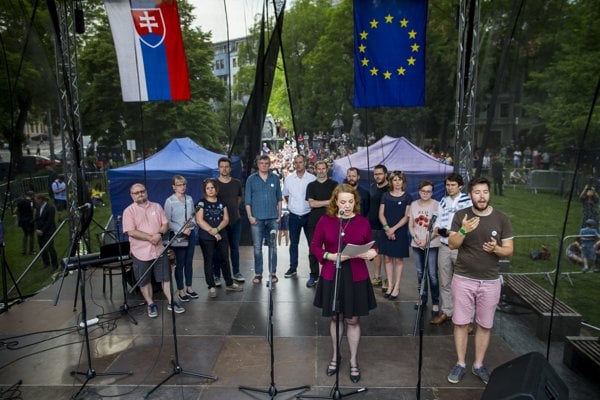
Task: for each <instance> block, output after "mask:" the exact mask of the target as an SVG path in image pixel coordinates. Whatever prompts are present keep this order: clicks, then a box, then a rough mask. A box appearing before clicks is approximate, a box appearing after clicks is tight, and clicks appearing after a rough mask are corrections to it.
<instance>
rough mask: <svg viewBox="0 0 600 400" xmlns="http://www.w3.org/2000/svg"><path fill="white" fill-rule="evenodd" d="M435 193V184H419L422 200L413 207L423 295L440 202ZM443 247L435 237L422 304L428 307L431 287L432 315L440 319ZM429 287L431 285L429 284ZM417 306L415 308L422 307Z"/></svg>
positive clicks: (411, 228)
mask: <svg viewBox="0 0 600 400" xmlns="http://www.w3.org/2000/svg"><path fill="white" fill-rule="evenodd" d="M432 194H433V182H431V181H427V180H424V181H422V182H421V183H420V184H419V198H418V199H417V200H415V201H413V202H412V204H411V205H410V222H409V223H408V229H409V231H410V235H411V237H412V241H411V243H410V244H411V247H412V250H413V254H414V256H415V266H416V268H417V282H418V285H417V289H418V292H419V293H421V284H422V282H423V270H424V268H425V253H426V252H427V239H428V237H429V235H430V232H432V230H430V229H429V226H430V224H431V218H432V217H433V216H434V215H435V213H436V212H437V209H438V202H437V201H436V200H434V199H433V198H432V197H431V196H432ZM440 246H441V242H440V237H439V236H438V235H437V234H436V233H433V234H432V238H431V243H430V245H429V254H428V257H427V259H428V261H427V277H428V279H426V280H425V289H424V290H423V297H422V298H421V302H422V303H423V306H425V305H426V304H427V297H428V293H427V286H429V287H430V288H431V304H432V307H431V315H432V316H433V317H435V316H437V315H438V314H439V312H440V307H439V304H440V286H439V282H438V271H437V256H438V249H439V247H440ZM428 284H429V285H428ZM418 305H419V304H418V303H417V304H415V308H417V307H418Z"/></svg>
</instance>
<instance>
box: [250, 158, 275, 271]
mask: <svg viewBox="0 0 600 400" xmlns="http://www.w3.org/2000/svg"><path fill="white" fill-rule="evenodd" d="M257 167H258V171H257V172H255V173H254V174H252V175H250V176H249V177H248V180H246V194H245V201H244V203H245V205H246V213H247V214H248V221H249V222H250V230H251V232H252V244H253V246H254V273H255V276H254V279H253V280H252V282H253V283H260V282H261V281H262V273H263V256H262V244H263V239H264V238H265V236H266V235H268V236H269V254H270V255H271V260H270V261H271V262H270V265H269V267H270V268H271V271H270V273H271V274H272V278H271V279H272V282H273V283H277V281H278V279H277V275H275V273H276V271H277V248H276V247H275V245H276V244H275V241H274V240H270V239H271V238H270V233H271V232H273V231H274V232H275V233H276V232H277V227H278V225H279V218H280V216H281V200H282V195H281V185H280V183H279V178H278V177H277V175H275V174H274V173H272V172H270V171H269V168H270V167H271V160H270V158H269V156H260V157H259V159H258V162H257Z"/></svg>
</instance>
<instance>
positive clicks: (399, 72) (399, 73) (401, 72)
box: [396, 67, 406, 75]
mask: <svg viewBox="0 0 600 400" xmlns="http://www.w3.org/2000/svg"><path fill="white" fill-rule="evenodd" d="M396 71H398V75H404V73H405V72H406V70H405V69H404V68H403V67H400V68H398V69H397V70H396Z"/></svg>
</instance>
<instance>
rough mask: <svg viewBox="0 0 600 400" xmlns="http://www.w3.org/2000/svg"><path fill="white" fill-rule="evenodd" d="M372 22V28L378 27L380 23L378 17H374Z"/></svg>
mask: <svg viewBox="0 0 600 400" xmlns="http://www.w3.org/2000/svg"><path fill="white" fill-rule="evenodd" d="M370 24H371V28H373V29H377V25H378V24H379V22H378V21H377V20H376V19H372V20H371V22H370Z"/></svg>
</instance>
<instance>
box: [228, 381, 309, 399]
mask: <svg viewBox="0 0 600 400" xmlns="http://www.w3.org/2000/svg"><path fill="white" fill-rule="evenodd" d="M238 389H239V390H245V391H248V392H256V393H265V394H268V395H269V396H271V398H272V399H274V398H275V396H277V395H278V394H280V393H286V392H295V391H297V390H302V391H306V390H310V386H308V385H304V386H296V387H293V388H287V389H281V390H279V389H277V387H276V386H275V384H273V383H272V384H271V386H269V388H268V389H259V388H253V387H249V386H239V387H238Z"/></svg>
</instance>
